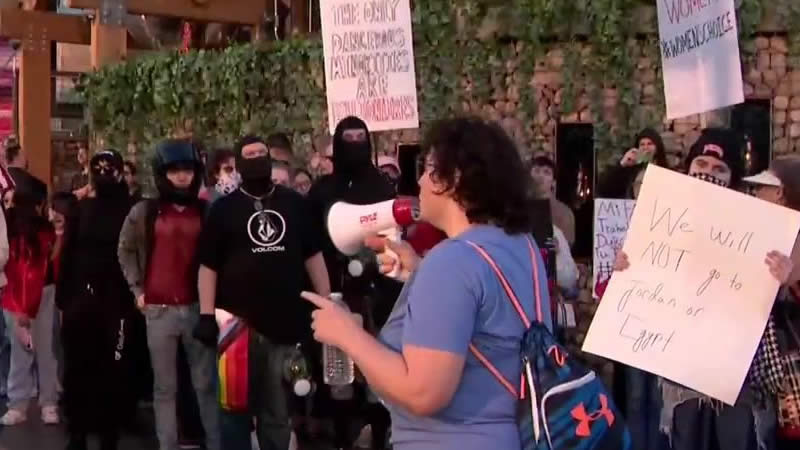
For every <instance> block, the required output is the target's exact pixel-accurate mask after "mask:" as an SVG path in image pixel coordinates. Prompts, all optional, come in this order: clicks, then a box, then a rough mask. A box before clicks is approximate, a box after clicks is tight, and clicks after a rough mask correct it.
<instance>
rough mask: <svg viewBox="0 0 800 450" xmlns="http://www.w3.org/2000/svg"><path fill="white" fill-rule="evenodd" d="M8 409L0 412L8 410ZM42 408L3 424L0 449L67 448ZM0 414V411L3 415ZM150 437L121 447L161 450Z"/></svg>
mask: <svg viewBox="0 0 800 450" xmlns="http://www.w3.org/2000/svg"><path fill="white" fill-rule="evenodd" d="M4 409H5V408H2V410H0V413H5V410H4ZM38 411H39V409H38V407H36V405H35V404H32V405H31V411H30V414H29V418H28V421H27V422H26V423H24V424H21V425H16V426H13V427H2V426H0V450H64V448H65V447H66V445H67V438H66V433H65V431H64V427H63V426H45V425H43V424H42V422H41V420H40V418H39V412H38ZM140 412H141V413H142V417H141V418H142V422H143V424H144V426H145V427H146V428H149V429H150V430H153V417H152V412H151V411H148V410H141V411H140ZM0 415H1V414H0ZM145 434H147V435H148V436H146V437H141V436H133V435H125V436H124V437H123V439H122V442H121V444H120V447H119V450H158V443H157V442H156V440H155V432H154V431H151V432H149V433H145ZM99 445H100V444H99V442H95V443H93V444H92V443H91V442H90V444H89V449H90V450H92V449H96V448H99ZM301 448H302V449H303V450H332V449H331V448H330V447H328V446H327V445H325V444H322V443H306V444H305V445H302V446H301Z"/></svg>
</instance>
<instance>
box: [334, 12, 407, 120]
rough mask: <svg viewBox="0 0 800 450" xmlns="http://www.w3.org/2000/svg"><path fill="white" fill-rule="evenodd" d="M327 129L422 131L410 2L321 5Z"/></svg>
mask: <svg viewBox="0 0 800 450" xmlns="http://www.w3.org/2000/svg"><path fill="white" fill-rule="evenodd" d="M320 9H321V18H322V45H323V50H324V54H325V86H326V91H327V99H328V123H329V127H330V132H331V134H333V132H334V130H335V128H336V124H338V123H339V121H340V120H342V119H344V118H345V117H347V116H356V117H359V118H361V119H362V120H364V122H366V123H367V126H368V127H369V129H370V130H371V131H384V130H395V129H404V128H418V127H419V112H418V107H417V83H416V75H415V71H414V48H413V37H412V34H411V8H410V6H409V0H323V1H322V2H321V5H320Z"/></svg>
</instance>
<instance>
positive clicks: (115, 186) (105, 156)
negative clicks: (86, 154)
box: [89, 149, 127, 198]
mask: <svg viewBox="0 0 800 450" xmlns="http://www.w3.org/2000/svg"><path fill="white" fill-rule="evenodd" d="M89 171H90V173H91V178H92V185H93V186H94V189H95V190H96V191H97V198H104V197H107V196H108V195H114V194H116V193H117V191H119V190H120V188H122V189H123V190H125V192H127V187H126V186H125V182H124V181H123V179H122V171H123V161H122V156H121V155H120V154H119V152H117V151H116V150H113V149H106V150H103V151H101V152H98V153H96V154H95V155H94V156H92V159H91V161H89Z"/></svg>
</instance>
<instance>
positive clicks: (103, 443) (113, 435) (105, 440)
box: [100, 432, 119, 450]
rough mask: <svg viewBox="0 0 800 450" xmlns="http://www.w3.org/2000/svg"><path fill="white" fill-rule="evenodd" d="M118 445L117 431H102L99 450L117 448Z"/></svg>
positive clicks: (115, 449) (114, 449)
mask: <svg viewBox="0 0 800 450" xmlns="http://www.w3.org/2000/svg"><path fill="white" fill-rule="evenodd" d="M118 445H119V433H117V432H110V433H103V435H102V436H100V450H117V446H118Z"/></svg>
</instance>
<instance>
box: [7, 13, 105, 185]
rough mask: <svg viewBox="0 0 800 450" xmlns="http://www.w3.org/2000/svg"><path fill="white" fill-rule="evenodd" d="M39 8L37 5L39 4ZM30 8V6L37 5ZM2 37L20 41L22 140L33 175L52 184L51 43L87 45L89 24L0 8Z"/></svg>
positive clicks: (58, 16)
mask: <svg viewBox="0 0 800 450" xmlns="http://www.w3.org/2000/svg"><path fill="white" fill-rule="evenodd" d="M37 5H38V4H37ZM37 5H31V6H37ZM0 36H5V37H9V38H12V39H19V40H20V41H21V42H22V46H21V48H20V57H19V60H20V70H19V92H18V99H19V109H18V111H19V117H18V124H19V137H20V144H21V146H22V149H23V151H24V152H25V156H27V159H28V165H29V169H30V172H31V173H32V174H33V175H34V176H36V177H38V178H40V179H41V180H42V181H45V182H46V183H48V184H50V183H51V182H52V173H53V171H52V148H51V146H52V143H51V140H50V138H51V134H52V133H51V129H50V127H51V125H50V116H51V114H50V112H51V110H52V101H53V100H52V91H51V81H52V80H51V74H52V71H51V66H50V61H51V58H52V51H51V43H52V41H60V42H69V43H75V44H80V43H88V42H89V28H88V24H87V23H86V21H85V20H84V19H82V18H80V17H75V16H60V15H58V14H54V13H49V12H41V11H33V10H31V11H26V10H21V9H0Z"/></svg>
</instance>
